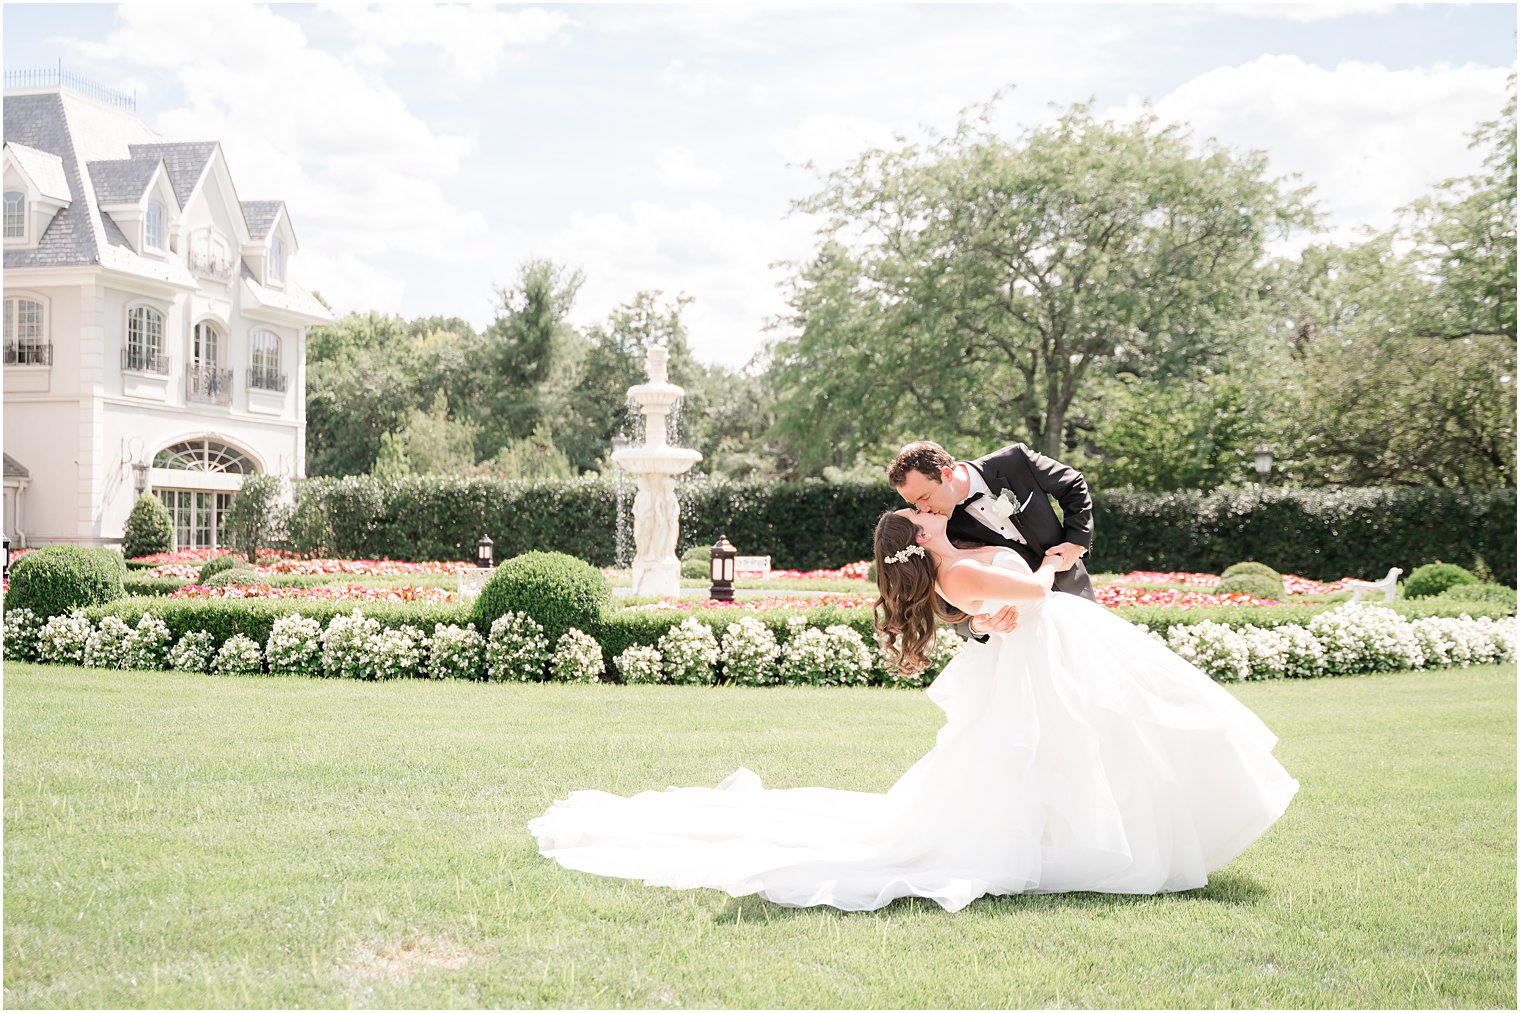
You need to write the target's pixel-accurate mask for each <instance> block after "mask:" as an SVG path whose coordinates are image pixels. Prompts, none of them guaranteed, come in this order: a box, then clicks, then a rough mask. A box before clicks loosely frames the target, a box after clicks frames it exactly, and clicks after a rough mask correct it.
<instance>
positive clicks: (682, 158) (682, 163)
mask: <svg viewBox="0 0 1520 1013" xmlns="http://www.w3.org/2000/svg"><path fill="white" fill-rule="evenodd" d="M655 172H656V175H657V176H658V178H659V180H660V182H661V183H662V184H663V185H665V186H668V187H671V188H672V189H676V190H712V189H714V188H716V187H717V186H718V185H719V184H721V183H722V182H723V174H722V173H721V172H719V171H718V170H717V169H714V168H712V167H711V166H707V165H703V164H702V163H701V161H700V160H699V159H698V158H697V155H696V152H694V151H692V150H691V149H690V148H688V147H685V146H677V147H671V148H661V149H660V151H659V154H658V155H656V156H655Z"/></svg>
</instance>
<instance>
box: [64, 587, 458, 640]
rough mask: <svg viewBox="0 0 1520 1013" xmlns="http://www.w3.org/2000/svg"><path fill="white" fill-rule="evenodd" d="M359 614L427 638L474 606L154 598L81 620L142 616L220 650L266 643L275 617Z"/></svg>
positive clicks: (127, 601)
mask: <svg viewBox="0 0 1520 1013" xmlns="http://www.w3.org/2000/svg"><path fill="white" fill-rule="evenodd" d="M355 608H358V609H359V610H360V611H361V612H363V613H364V614H365V615H366V616H368V617H370V618H371V619H375V620H376V621H378V622H379V623H380V625H381V626H383V627H386V628H388V629H389V628H394V627H398V626H403V625H411V626H420V627H423V628H424V629H426V630H427V632H429V633H431V632H432V629H433V625H434V624H435V623H454V624H456V625H459V626H469V625H472V621H471V620H472V616H473V613H474V610H475V604H474V602H465V603H462V604H461V603H457V602H451V603H448V604H419V603H416V602H352V601H346V602H345V601H323V600H321V599H304V600H301V601H296V600H293V599H289V598H175V599H165V598H153V597H143V596H139V597H133V598H123V599H121V600H120V601H115V602H111V603H110V604H107V605H96V606H94V607H93V608H88V609H84V610H83V611H84V614H85V616H86V617H87V618H88V619H89V620H90V621H91V622H93V623H99V622H100V620H101V619H103V618H105V617H106V616H116V617H117V618H118V619H121V620H122V621H123V622H125V623H126V624H127V625H128V626H134V627H135V626H136V625H137V620H138V619H139V618H140V617H141V616H142V614H143V613H144V612H151V613H152V614H153V615H155V616H157V617H158V618H159V619H162V620H163V621H164V623H165V625H167V626H168V627H169V632H170V633H172V634H173V635H174V639H175V640H176V641H177V640H179V638H180V637H182V636H184V635H185V634H186V633H189V632H191V631H192V630H205V631H206V632H207V633H210V634H211V639H212V640H213V641H214V642H215V643H216V644H217V645H218V646H220V645H221V644H223V643H225V642H227V641H228V640H229V639H231V638H232V637H233V636H234V635H236V634H239V633H241V634H243V635H244V636H247V637H251V638H253V639H254V640H256V641H258V643H259V644H260V645H262V644H264V643H265V642H266V641H268V640H269V631H270V629H271V628H272V627H273V626H274V621H275V620H276V619H278V618H279V617H280V616H286V615H292V614H294V613H296V612H299V613H301V615H303V616H306V617H307V618H308V619H315V620H317V621H318V622H320V623H321V624H322V625H323V626H326V625H327V621H328V620H329V619H331V618H332V617H333V616H335V615H348V614H349V613H350V612H352V611H353V610H354V609H355Z"/></svg>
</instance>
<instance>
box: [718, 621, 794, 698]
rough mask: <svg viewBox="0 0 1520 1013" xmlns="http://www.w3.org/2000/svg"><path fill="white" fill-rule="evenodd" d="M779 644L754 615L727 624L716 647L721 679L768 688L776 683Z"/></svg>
mask: <svg viewBox="0 0 1520 1013" xmlns="http://www.w3.org/2000/svg"><path fill="white" fill-rule="evenodd" d="M780 654H781V645H780V644H778V643H777V642H776V635H775V634H774V633H772V632H771V631H770V628H769V627H767V626H766V625H765V624H764V623H762V622H761V621H760V620H758V619H756V618H755V617H754V616H745V617H744V618H742V619H740V620H739V621H738V622H736V623H729V624H728V626H727V627H725V628H724V630H723V641H722V643H721V644H719V646H718V660H719V661H720V662H721V663H722V665H723V677H724V678H725V679H727V680H728V681H729V682H734V683H738V684H739V685H741V686H768V685H770V684H771V683H773V682H775V681H776V659H777V658H778V657H779V656H780Z"/></svg>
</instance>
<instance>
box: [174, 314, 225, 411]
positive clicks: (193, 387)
mask: <svg viewBox="0 0 1520 1013" xmlns="http://www.w3.org/2000/svg"><path fill="white" fill-rule="evenodd" d="M221 362H222V333H221V331H219V330H217V328H216V326H215V325H214V324H212V323H211V322H210V321H209V320H202V321H201V322H200V323H198V324H196V325H195V329H194V330H193V331H192V332H191V338H190V368H189V369H187V370H186V371H185V396H186V397H188V398H189V399H190V400H192V401H210V402H213V403H215V404H231V403H232V370H230V369H221V368H220V366H221Z"/></svg>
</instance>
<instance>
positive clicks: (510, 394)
mask: <svg viewBox="0 0 1520 1013" xmlns="http://www.w3.org/2000/svg"><path fill="white" fill-rule="evenodd" d="M582 280H583V278H582V275H581V273H580V272H579V271H573V270H569V269H566V268H564V267H560V266H558V265H556V264H554V263H553V262H552V261H548V260H530V261H528V262H526V263H525V264H523V265H522V267H521V268H520V269H519V274H518V279H517V281H516V282H515V283H514V284H513V285H512V286H511V287H509V288H501V289H498V290H497V293H496V296H497V304H498V309H497V315H496V319H495V320H494V321H492V323H491V326H490V327H488V328H486V332H485V334H484V336H483V339H484V340H483V345H484V347H483V348H482V353H483V354H482V357H481V358H482V360H483V362H482V366H483V370H482V372H483V373H484V374H485V377H486V383H485V385H484V387H483V389H482V391H481V401H480V407H481V417H480V419H479V420H478V421H479V422H480V426H481V428H480V433H479V435H478V436H477V438H476V453H477V457H479V458H486V457H490V456H491V455H493V454H495V453H496V451H497V450H498V449H500V448H501V447H503V446H505V445H506V444H507V443H508V442H509V441H511V440H515V439H520V438H522V437H524V436H527V435H529V434H530V433H532V432H533V431H534V430H535V429H537V428H538V427H539V426H540V425H541V424H542V423H544V422H545V421H546V420H548V419H552V418H554V409H555V407H556V405H555V402H556V400H558V399H557V398H556V397H555V396H554V390H555V388H556V386H557V387H558V388H560V389H564V388H565V387H566V386H568V384H569V383H570V377H571V374H572V373H573V369H574V366H575V363H576V362H577V361H578V360H579V358H580V357H581V355H582V354H583V348H584V339H583V338H581V336H580V335H579V334H578V333H577V332H576V330H575V328H574V327H572V326H571V325H570V323H569V319H568V318H569V314H570V310H571V308H572V307H573V306H574V305H575V296H576V293H577V292H578V291H579V290H580V287H581V283H582Z"/></svg>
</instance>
